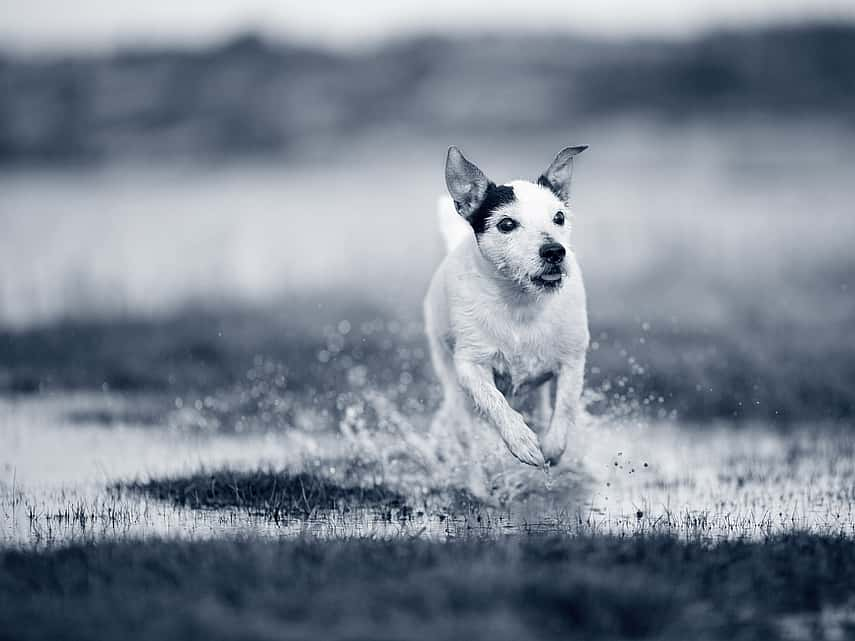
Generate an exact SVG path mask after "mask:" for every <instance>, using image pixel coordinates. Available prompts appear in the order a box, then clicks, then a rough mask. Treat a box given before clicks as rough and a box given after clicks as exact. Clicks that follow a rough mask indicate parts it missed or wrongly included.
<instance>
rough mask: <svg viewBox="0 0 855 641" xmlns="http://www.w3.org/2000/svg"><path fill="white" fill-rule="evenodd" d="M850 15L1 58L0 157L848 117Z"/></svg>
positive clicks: (258, 148) (852, 74)
mask: <svg viewBox="0 0 855 641" xmlns="http://www.w3.org/2000/svg"><path fill="white" fill-rule="evenodd" d="M853 61H855V25H812V26H802V27H790V28H780V27H779V28H769V29H763V30H753V31H740V32H718V33H712V34H708V35H705V36H703V37H700V38H697V39H694V40H691V41H688V42H679V43H675V42H654V41H632V42H625V43H615V42H611V41H608V42H607V41H596V40H586V39H581V38H572V37H558V36H555V37H537V38H533V37H529V38H525V39H523V38H515V37H510V36H482V37H478V38H475V39H445V38H438V37H430V38H428V37H425V38H420V39H414V40H409V41H404V42H398V43H394V44H389V45H386V46H384V47H381V48H379V49H376V50H373V51H370V52H367V53H361V54H358V55H344V54H334V53H331V52H328V51H323V50H312V49H306V48H298V47H294V46H289V45H285V44H281V43H271V42H266V41H264V40H262V39H260V38H259V37H257V36H254V35H247V36H243V37H240V38H237V39H235V40H232V41H230V42H227V43H225V44H223V45H222V46H219V47H215V48H210V49H203V50H194V51H187V50H157V51H154V50H140V51H124V52H120V53H117V54H115V55H112V56H109V57H67V58H54V59H50V60H44V59H39V60H34V59H22V58H15V57H12V56H8V55H7V56H5V57H0V164H16V163H63V162H72V161H73V162H79V161H82V160H91V161H99V160H107V159H113V158H117V157H157V158H188V157H189V158H193V157H208V156H214V157H218V156H232V155H242V154H263V153H277V154H278V153H285V154H287V153H288V151H289V149H291V148H293V147H294V146H295V145H305V144H309V145H311V144H315V142H316V141H318V144H321V142H320V141H324V140H331V139H339V140H340V139H346V138H347V137H348V136H349V135H352V134H354V133H359V132H363V131H367V130H371V129H374V128H386V127H404V128H409V129H410V130H415V131H420V132H427V133H431V132H434V131H454V130H459V129H462V128H466V129H467V130H470V131H471V130H479V131H484V132H485V133H492V132H500V131H501V132H506V131H512V130H516V131H526V130H542V129H547V128H550V127H554V126H556V125H562V124H566V123H568V122H571V121H572V120H573V119H583V118H602V117H610V116H613V115H615V114H619V113H628V112H632V113H640V114H644V115H647V116H650V117H653V118H667V119H670V118H697V117H700V118H708V117H741V116H744V115H749V114H758V113H759V114H768V115H770V116H774V115H786V116H792V115H805V116H820V117H835V118H839V119H843V120H845V121H847V122H849V123H855V115H853V114H855V64H853Z"/></svg>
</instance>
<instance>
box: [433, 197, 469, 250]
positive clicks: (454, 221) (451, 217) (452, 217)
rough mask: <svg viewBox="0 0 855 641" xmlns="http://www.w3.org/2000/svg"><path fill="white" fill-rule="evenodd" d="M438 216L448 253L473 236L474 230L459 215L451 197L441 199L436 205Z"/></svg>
mask: <svg viewBox="0 0 855 641" xmlns="http://www.w3.org/2000/svg"><path fill="white" fill-rule="evenodd" d="M436 216H437V218H438V219H439V231H440V233H441V234H442V238H443V240H444V241H445V249H446V251H447V252H449V253H451V251H452V250H453V249H454V248H455V247H457V246H458V245H459V244H460V243H462V242H463V241H464V240H466V239H467V238H469V237H471V236H472V228H471V227H470V226H469V223H467V222H466V221H465V220H463V218H462V217H461V216H460V214H458V213H457V210H456V209H455V207H454V201H453V200H452V199H451V196H448V195H446V196H440V197H439V200H438V201H437V204H436Z"/></svg>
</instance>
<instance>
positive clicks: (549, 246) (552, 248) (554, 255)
mask: <svg viewBox="0 0 855 641" xmlns="http://www.w3.org/2000/svg"><path fill="white" fill-rule="evenodd" d="M566 253H567V250H565V249H564V245H562V244H561V243H546V244H545V245H542V246H541V248H540V257H541V258H542V259H543V260H545V261H546V262H547V263H552V264H553V265H557V264H558V263H560V262H561V261H562V260H564V255H565V254H566Z"/></svg>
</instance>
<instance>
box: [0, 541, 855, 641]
mask: <svg viewBox="0 0 855 641" xmlns="http://www.w3.org/2000/svg"><path fill="white" fill-rule="evenodd" d="M853 574H855V543H854V542H853V541H852V540H850V539H844V538H837V537H817V536H807V535H800V534H792V535H788V536H783V537H777V538H771V539H768V540H766V541H764V542H755V543H748V542H726V543H722V544H719V545H715V546H710V545H706V544H703V543H698V542H690V543H686V542H679V541H677V540H676V539H674V538H671V537H658V536H636V537H609V536H593V537H565V536H554V535H552V536H523V537H508V538H504V539H502V540H500V541H494V540H490V541H485V540H478V539H467V540H464V541H459V542H448V543H432V542H428V541H424V540H419V539H416V538H409V539H393V540H366V539H361V540H345V541H324V542H320V541H317V540H311V539H301V540H296V541H288V540H281V541H275V542H270V541H266V542H263V541H259V540H253V539H246V540H230V541H226V540H217V541H209V542H196V543H187V542H165V541H149V542H145V543H135V544H124V543H107V544H103V545H98V546H72V547H69V548H66V549H57V550H52V551H49V552H47V553H44V554H40V553H33V552H28V551H5V552H0V629H2V630H3V634H4V636H6V637H7V638H14V639H46V638H60V637H61V638H66V639H90V640H97V639H113V638H118V637H121V638H123V639H127V640H132V639H147V638H206V639H222V638H242V639H274V638H276V639H309V638H348V639H357V638H359V639H362V638H364V639H414V640H415V639H460V638H471V639H481V638H484V639H491V640H493V641H502V640H505V639H507V640H515V641H516V640H518V639H555V638H562V639H572V638H580V639H627V638H657V639H689V638H705V639H756V638H765V639H775V638H782V637H783V636H784V634H785V633H787V634H788V635H789V636H790V638H792V635H791V634H790V633H791V632H792V629H789V628H788V629H784V627H783V626H784V623H782V621H784V619H782V615H784V614H787V616H788V617H789V619H787V620H788V621H790V622H792V621H793V620H794V619H797V620H798V621H799V622H800V624H801V625H802V627H803V628H806V629H807V630H808V631H809V632H810V633H812V638H845V637H846V636H847V635H851V634H852V633H853V632H855V618H853V608H852V606H853V599H855V584H853V583H852V581H851V577H852V576H853ZM828 613H836V615H835V616H826V615H827V614H828ZM805 638H809V637H805Z"/></svg>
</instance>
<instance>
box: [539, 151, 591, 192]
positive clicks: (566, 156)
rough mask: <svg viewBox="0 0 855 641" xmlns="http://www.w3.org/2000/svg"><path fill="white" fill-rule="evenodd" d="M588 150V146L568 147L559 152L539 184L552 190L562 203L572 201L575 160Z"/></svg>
mask: <svg viewBox="0 0 855 641" xmlns="http://www.w3.org/2000/svg"><path fill="white" fill-rule="evenodd" d="M587 148H588V145H579V146H578V147H566V148H564V149H562V150H561V151H559V152H558V155H557V156H555V160H553V161H552V164H550V165H549V168H548V169H547V170H546V171H544V172H543V173H542V174H541V175H540V178H538V179H537V184H538V185H541V186H542V187H546V188H547V189H550V190H551V191H552V193H554V194H555V195H556V196H558V197H559V198H560V199H561V200H562V201H564V202H567V201H568V200H569V199H570V179H571V178H572V177H573V158H575V157H576V156H578V155H579V154H581V153H582V152H583V151H585V150H586V149H587Z"/></svg>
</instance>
